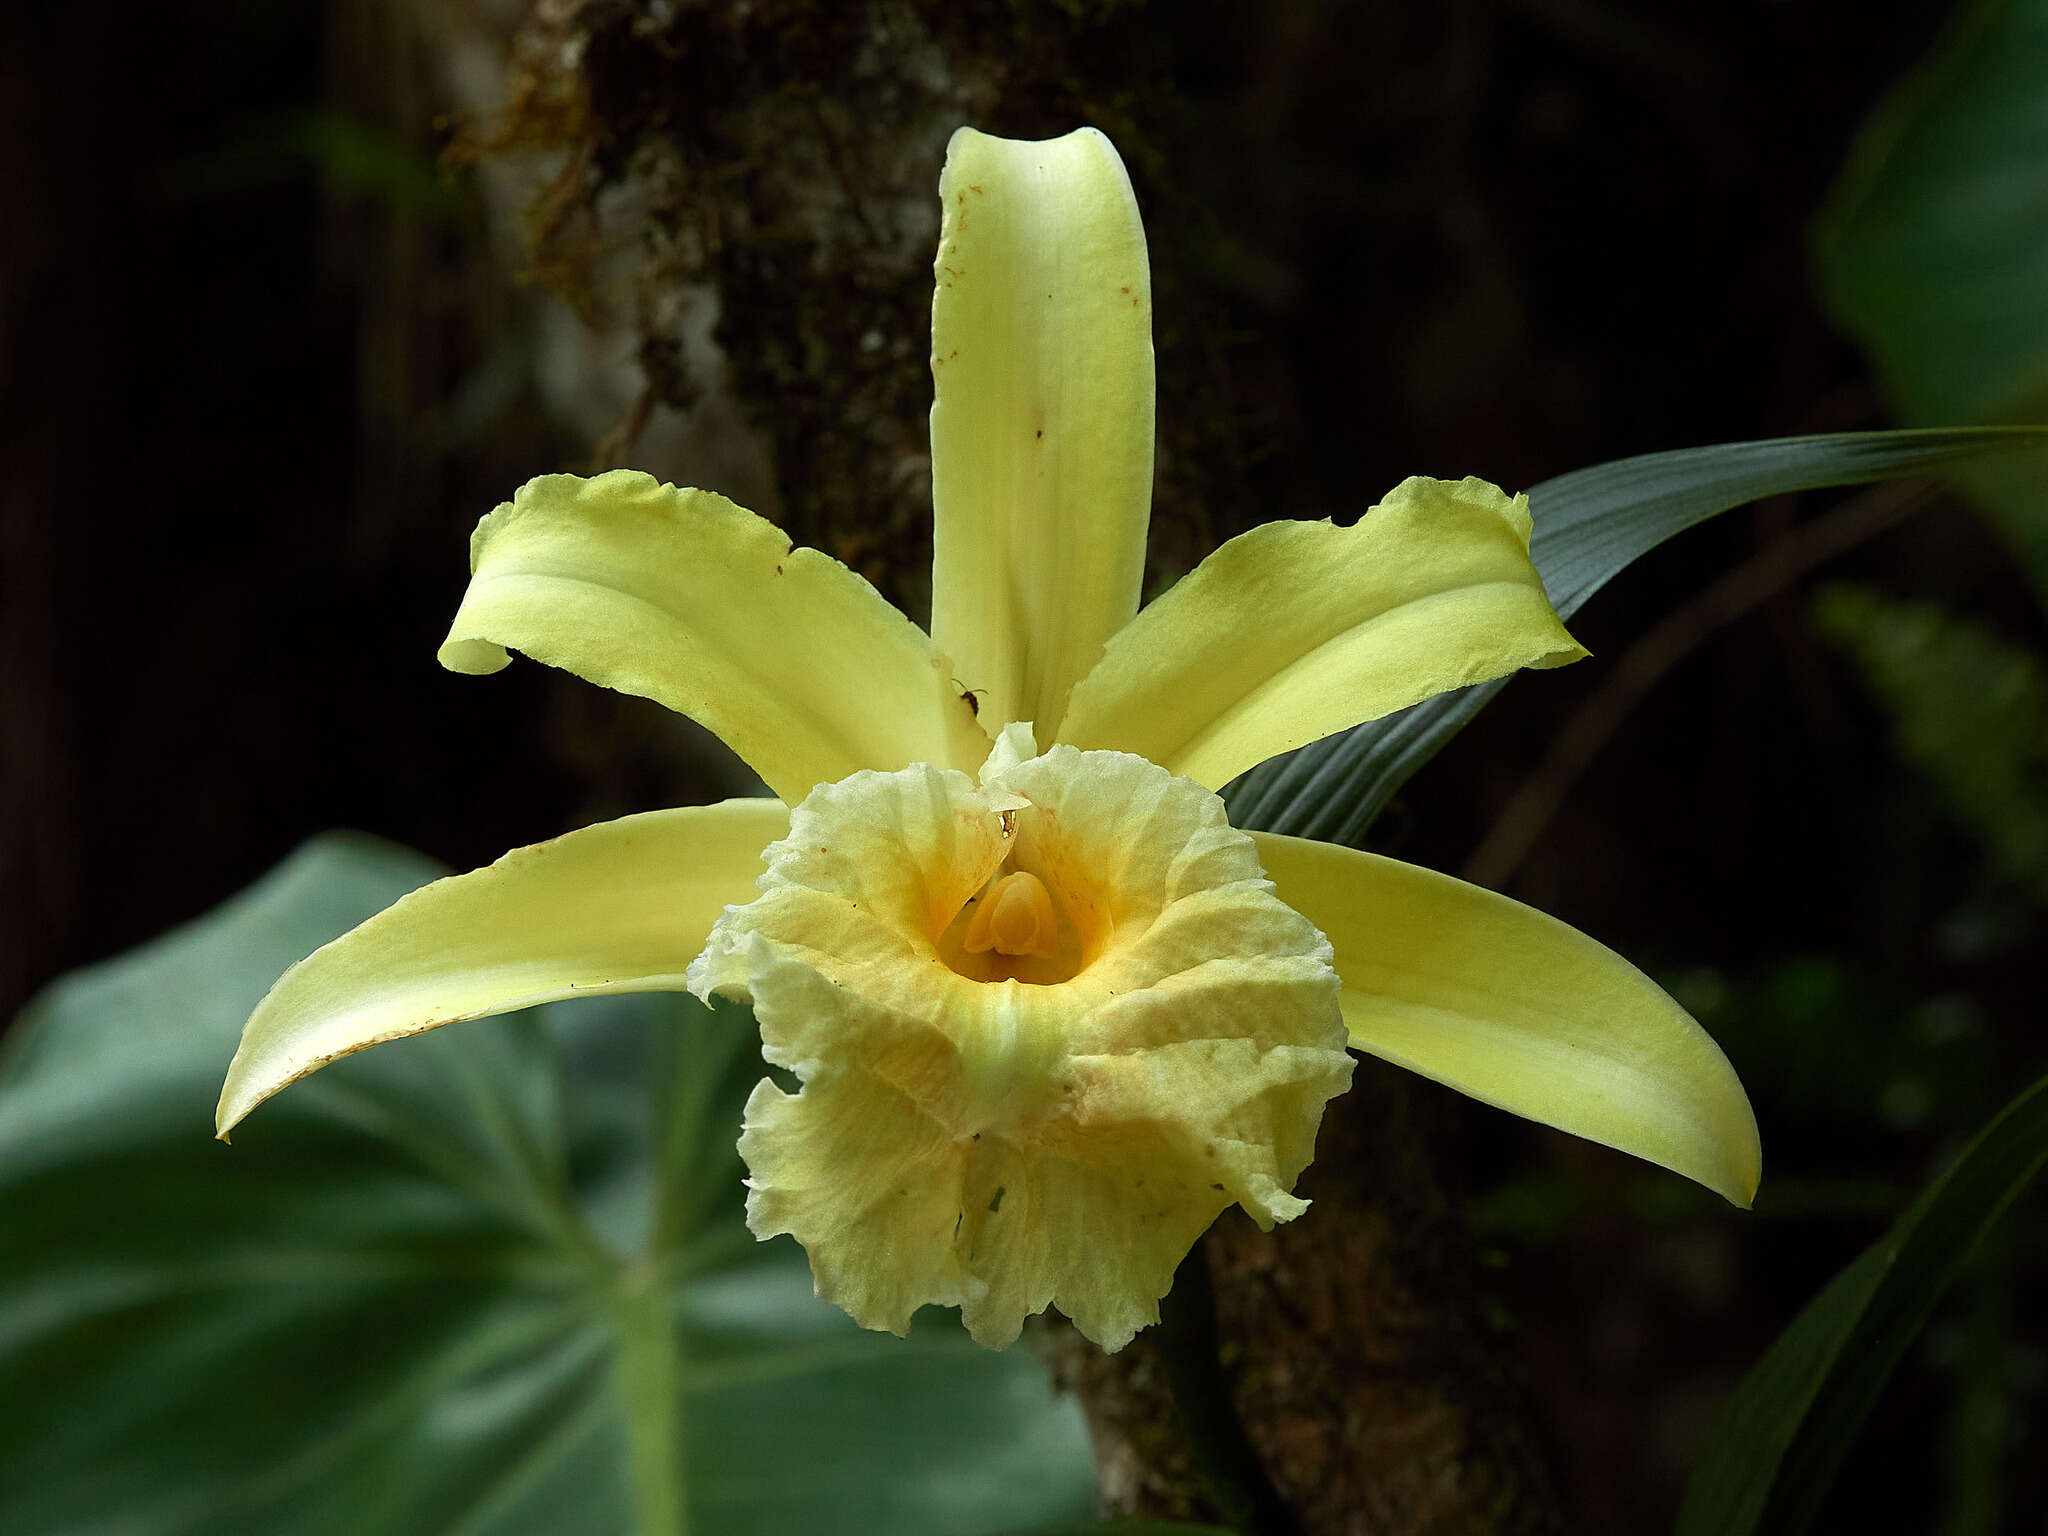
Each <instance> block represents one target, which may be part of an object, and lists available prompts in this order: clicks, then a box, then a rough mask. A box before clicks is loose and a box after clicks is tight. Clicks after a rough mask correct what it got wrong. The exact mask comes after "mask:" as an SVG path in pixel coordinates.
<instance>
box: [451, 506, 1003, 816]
mask: <svg viewBox="0 0 2048 1536" xmlns="http://www.w3.org/2000/svg"><path fill="white" fill-rule="evenodd" d="M469 561H470V572H471V575H470V583H469V591H468V592H467V594H465V595H464V597H463V599H462V606H461V608H460V609H459V610H458V611H457V613H456V615H455V622H454V624H453V625H452V626H451V627H450V629H449V631H448V638H447V640H446V641H444V642H443V643H442V646H441V664H442V665H443V666H445V667H448V668H449V669H450V670H452V671H456V672H472V673H481V672H495V671H497V670H499V669H500V668H501V667H503V666H504V665H505V664H506V661H507V656H506V648H507V647H509V648H511V649H512V650H516V651H521V652H524V653H525V654H526V655H528V656H531V657H532V658H533V659H534V660H536V661H541V662H546V663H547V664H548V665H549V666H554V667H562V668H565V669H567V670H568V671H571V672H574V673H575V674H576V675H577V676H579V677H583V678H587V679H588V680H589V681H591V682H593V683H597V684H599V685H601V686H603V687H606V688H616V689H617V690H618V691H619V692H621V693H633V694H640V695H642V696H644V697H646V698H650V699H654V700H657V701H658V702H660V703H663V704H666V705H667V706H668V707H669V708H670V709H673V710H677V711H679V712H681V713H683V714H686V715H689V716H690V717H691V718H692V719H695V720H698V721H701V722H702V723H703V724H705V725H707V726H709V727H710V728H711V729H712V730H713V731H715V732H717V734H718V735H719V737H720V738H721V739H723V740H724V741H725V743H726V745H728V746H730V747H731V748H732V749H733V750H734V751H735V752H737V753H738V754H739V755H740V756H741V757H743V758H745V759H746V761H747V763H748V764H749V765H750V766H751V767H752V768H753V769H754V771H755V772H756V773H758V774H760V775H761V777H762V779H763V780H765V781H766V782H767V784H768V787H769V788H771V789H772V790H774V791H775V792H776V793H777V794H778V795H781V796H782V797H783V798H784V799H785V800H788V801H791V802H794V801H797V800H800V799H802V798H803V797H804V796H805V795H806V794H808V793H810V791H811V788H812V787H813V786H814V785H817V784H824V783H830V782H832V781H833V780H835V779H843V778H845V777H846V776H847V775H848V774H850V773H853V772H855V771H856V770H857V769H861V768H901V767H904V766H905V765H906V764H909V763H913V762H935V763H950V764H954V765H956V766H960V767H966V768H972V767H974V766H975V765H976V764H977V763H979V762H980V760H981V757H982V755H983V754H984V753H986V752H987V751H988V737H987V735H986V734H985V733H984V732H983V731H982V729H981V728H980V727H979V726H978V725H977V724H976V723H975V719H974V711H973V709H972V708H970V707H969V705H968V704H967V702H966V700H965V699H964V698H963V697H962V696H961V695H962V689H961V685H960V684H959V683H958V682H956V681H955V679H954V669H953V666H952V665H951V663H949V662H948V661H947V660H946V658H945V657H944V656H942V655H940V654H939V653H938V652H937V651H935V650H934V649H933V648H932V644H931V642H930V640H929V639H928V638H927V637H926V636H925V634H924V632H923V631H922V630H920V629H919V628H918V627H917V626H916V625H915V624H913V623H911V622H910V620H909V619H907V618H905V617H904V616H903V615H902V614H901V613H899V612H897V611H896V609H894V608H892V607H891V606H890V605H889V604H888V603H887V602H885V601H884V600H883V599H882V597H881V595H880V594H879V593H877V592H876V591H875V589H874V588H873V587H871V586H869V585H868V584H867V582H866V581H864V580H862V579H861V578H860V577H859V576H858V575H856V574H855V573H854V572H852V571H850V570H848V569H847V568H846V567H845V566H843V565H841V564H840V563H839V562H838V561H837V560H834V559H833V558H832V557H831V556H829V555H826V554H822V553H820V552H819V551H817V550H815V549H796V548H793V547H792V546H791V544H790V542H789V540H788V538H787V537H785V536H784V534H783V533H782V531H781V530H780V529H778V528H777V527H776V526H775V525H774V524H773V523H770V522H768V521H767V520H766V519H765V518H761V517H757V516H755V515H754V514H753V513H751V512H748V511H746V510H745V509H744V508H741V507H737V506H734V505H733V504H732V503H731V502H729V501H727V500H726V499H725V498H724V497H723V496H714V495H713V494H711V493H710V492H709V491H696V490H686V489H680V488H678V487H675V486H670V485H662V484H661V483H659V482H658V481H656V480H655V479H654V477H653V476H651V475H644V474H640V473H638V472H637V471H634V470H624V469H621V470H613V471H612V472H610V473H609V474H603V475H599V476H597V477H596V478H595V479H591V480H581V479H578V478H577V477H576V476H574V475H543V476H541V477H540V478H539V479H537V480H531V481H528V482H527V483H526V484H525V485H524V486H522V487H521V488H520V489H519V491H518V493H517V494H516V495H515V496H514V497H513V499H512V500H511V501H510V502H507V503H506V504H505V505H503V506H501V507H499V508H498V509H497V510H496V511H495V512H492V513H491V514H490V515H489V516H488V517H486V518H485V519H484V520H483V521H482V522H481V523H479V524H478V525H477V529H476V533H475V534H474V535H473V536H472V537H471V539H470V547H469Z"/></svg>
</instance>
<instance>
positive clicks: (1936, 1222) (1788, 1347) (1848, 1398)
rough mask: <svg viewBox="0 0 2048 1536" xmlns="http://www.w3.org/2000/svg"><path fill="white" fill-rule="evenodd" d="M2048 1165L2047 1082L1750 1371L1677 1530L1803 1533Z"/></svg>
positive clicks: (1717, 1534) (1685, 1535)
mask: <svg viewBox="0 0 2048 1536" xmlns="http://www.w3.org/2000/svg"><path fill="white" fill-rule="evenodd" d="M2044 1161H2048V1078H2043V1079H2042V1080H2041V1081H2040V1082H2037V1083H2035V1084H2034V1086H2033V1087H2031V1088H2029V1089H2027V1090H2026V1092H2024V1093H2022V1094H2021V1095H2020V1096H2019V1097H2018V1098H2016V1099H2014V1100H2013V1101H2012V1103H2011V1104H2009V1105H2007V1106H2006V1108H2005V1110H2004V1111H2003V1112H2002V1113H2001V1114H2000V1115H1999V1116H1998V1118H1997V1119H1995V1120H1993V1121H1992V1122H1991V1124H1990V1125H1988V1126H1986V1127H1985V1128H1984V1130H1983V1131H1982V1132H1981V1133H1980V1134H1979V1135H1978V1136H1977V1138H1976V1139H1975V1140H1974V1141H1972V1142H1971V1143H1970V1145H1969V1146H1968V1147H1966V1148H1964V1150H1963V1153H1962V1155H1961V1156H1960V1157H1958V1158H1957V1159H1956V1161H1955V1162H1954V1164H1952V1165H1951V1166H1950V1167H1949V1169H1948V1170H1947V1171H1946V1172H1945V1173H1943V1174H1942V1175H1941V1177H1940V1178H1938V1179H1936V1180H1935V1181H1934V1183H1933V1184H1932V1185H1930V1186H1929V1187H1928V1188H1927V1190H1926V1191H1925V1192H1924V1193H1923V1194H1922V1195H1921V1196H1920V1198H1919V1199H1918V1200H1916V1201H1915V1202H1914V1203H1913V1205H1912V1207H1911V1208H1910V1209H1909V1210H1908V1211H1907V1212H1906V1214H1905V1215H1903V1216H1901V1217H1900V1218H1899V1220H1898V1221H1897V1222H1896V1223H1895V1224H1894V1225H1893V1227H1892V1229H1891V1231H1889V1232H1888V1233H1886V1234H1885V1236H1884V1238H1883V1239H1882V1240H1881V1241H1879V1242H1878V1243H1877V1244H1876V1246H1874V1247H1872V1248H1870V1249H1868V1250H1867V1251H1865V1252H1864V1253H1863V1254H1862V1255H1861V1256H1860V1257H1858V1258H1857V1259H1856V1260H1855V1262H1854V1263H1852V1264H1850V1265H1849V1267H1848V1268H1846V1269H1844V1270H1843V1271H1842V1272H1841V1274H1839V1275H1837V1276H1836V1277H1835V1279H1834V1281H1833V1282H1832V1283H1831V1284H1830V1285H1829V1286H1828V1288H1827V1289H1826V1290H1824V1291H1822V1292H1821V1294H1820V1295H1819V1296H1818V1297H1817V1298H1815V1299H1814V1301H1813V1302H1811V1303H1810V1304H1809V1305H1808V1306H1807V1308H1806V1310H1805V1311H1803V1312H1801V1313H1800V1314H1799V1316H1798V1317H1797V1318H1795V1319H1794V1320H1793V1322H1792V1326H1791V1327H1789V1328H1787V1329H1786V1330H1785V1332H1784V1333H1783V1334H1782V1335H1780V1336H1779V1338H1778V1341H1777V1343H1775V1344H1773V1345H1772V1346H1771V1349H1770V1352H1769V1353H1768V1354H1766V1355H1765V1356H1764V1358H1763V1359H1762V1360H1761V1361H1759V1362H1758V1364H1757V1366H1756V1368H1755V1369H1754V1370H1752V1371H1751V1372H1750V1373H1749V1375H1748V1376H1747V1377H1746V1378H1744V1380H1743V1383H1742V1385H1741V1386H1740V1387H1739V1388H1738V1389H1737V1390H1736V1393H1735V1396H1734V1397H1733V1399H1731V1400H1730V1402H1729V1404H1728V1406H1727V1408H1726V1409H1725V1410H1724V1411H1723V1412H1722V1414H1721V1417H1720V1419H1719V1420H1718V1421H1717V1422H1716V1424H1715V1426H1714V1430H1713V1433H1712V1434H1711V1435H1710V1436H1709V1438H1708V1441H1707V1446H1706V1449H1705V1451H1704V1452H1702V1454H1701V1456H1700V1462H1699V1466H1698V1467H1697V1469H1696V1470H1695V1471H1694V1473H1693V1477H1692V1483H1691V1485H1690V1486H1689V1487H1688V1488H1687V1490H1686V1497H1685V1503H1684V1506H1683V1507H1682V1508H1681V1509H1680V1511H1679V1516H1678V1525H1677V1533H1676V1536H1751V1533H1763V1532H1768V1533H1770V1536H1796V1533H1798V1532H1800V1531H1804V1530H1806V1529H1808V1528H1809V1527H1810V1525H1811V1524H1812V1521H1813V1517H1814V1515H1815V1514H1816V1513H1817V1512H1818V1511H1819V1509H1820V1506H1821V1502H1822V1500H1823V1499H1824V1498H1825V1496H1826V1494H1827V1490H1828V1485H1829V1484H1830V1482H1831V1481H1832V1480H1833V1478H1834V1475H1835V1473H1836V1471H1837V1470H1838V1469H1839V1468H1840V1466H1841V1463H1842V1458H1843V1457H1844V1456H1845V1455H1846V1454H1847V1452H1848V1450H1849V1446H1850V1443H1851V1442H1852V1441H1853V1440H1854V1439H1855V1437H1856V1432H1857V1430H1858V1428H1859V1427H1860V1426H1861V1425H1862V1423H1863V1419H1864V1416H1865V1415H1866V1414H1868V1413H1869V1411H1870V1407H1871V1404H1872V1403H1874V1402H1875V1401H1876V1400H1877V1395H1878V1392H1879V1391H1880V1390H1881V1389H1882V1388H1883V1386H1884V1383H1885V1381H1886V1379H1887V1378H1888V1377H1889V1376H1890V1375H1891V1373H1892V1369H1893V1367H1895V1366H1896V1365H1897V1364H1898V1363H1899V1360H1900V1358H1901V1357H1902V1356H1903V1355H1904V1354H1905V1352H1906V1350H1907V1349H1908V1348H1909V1347H1910V1346H1911V1344H1912V1342H1913V1340H1914V1338H1915V1337H1916V1336H1917V1335H1918V1333H1919V1332H1920V1329H1921V1327H1922V1325H1923V1324H1925V1322H1926V1321H1927V1317H1928V1314H1929V1313H1930V1312H1932V1311H1933V1309H1934V1305H1935V1303H1936V1302H1937V1301H1939V1300H1940V1299H1941V1296H1942V1293H1943V1292H1944V1291H1946V1290H1947V1289H1948V1287H1949V1285H1950V1283H1951V1282H1953V1281H1954V1280H1955V1278H1956V1277H1957V1275H1959V1274H1961V1273H1962V1272H1963V1270H1964V1268H1965V1267H1966V1265H1967V1264H1968V1262H1969V1259H1970V1255H1971V1252H1972V1250H1974V1249H1975V1248H1976V1246H1977V1244H1978V1243H1979V1242H1980V1241H1981V1240H1982V1239H1983V1237H1984V1234H1985V1233H1986V1232H1987V1231H1989V1230H1990V1228H1991V1226H1992V1224H1993V1223H1994V1222H1996V1221H1997V1220H1998V1218H1999V1216H2000V1215H2001V1214H2003V1212H2004V1211H2005V1209H2006V1207H2007V1206H2009V1205H2011V1204H2012V1202H2013V1200H2014V1199H2016V1198H2017V1197H2018V1195H2019V1193H2020V1191H2021V1190H2022V1189H2023V1188H2024V1187H2025V1186H2026V1184H2027V1181H2028V1180H2030V1179H2031V1178H2033V1176H2034V1175H2035V1173H2036V1172H2037V1171H2038V1170H2039V1169H2040V1167H2041V1164H2042V1163H2043V1162H2044Z"/></svg>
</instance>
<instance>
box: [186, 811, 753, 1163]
mask: <svg viewBox="0 0 2048 1536" xmlns="http://www.w3.org/2000/svg"><path fill="white" fill-rule="evenodd" d="M788 825H789V813H788V811H787V810H785V809H784V808H783V806H782V804H781V803H780V802H779V801H775V800H727V801H725V802H723V803H722V804H718V805H704V806H688V807H685V808H683V809H681V810H671V811H652V812H649V813H648V814H646V815H643V816H626V817H622V818H621V819H620V820H617V821H607V822H600V823H599V824H598V825H596V826H593V827H585V828H583V829H582V830H581V831H578V832H571V833H569V834H567V835H566V836H563V837H558V838H555V839H553V840H552V841H549V842H545V843H537V844H535V845H534V846H532V847H530V848H515V849H514V850H513V851H512V852H510V853H508V854H506V855H505V856H504V857H503V858H502V859H499V860H498V861H497V862H496V863H495V864H492V865H490V866H488V867H487V868H484V869H478V870H472V871H471V872H470V873H468V874H466V875H455V876H452V877H450V878H448V879H446V880H436V881H435V882H434V883H433V884H431V885H426V886H422V887H421V888H420V889H419V890H417V891H414V892H413V893H412V894H411V895H410V896H407V897H404V898H403V899H401V900H399V901H398V902H395V903H394V904H393V905H391V906H389V907H387V908H385V909H384V910H383V911H382V912H380V913H378V914H377V915H376V916H375V917H373V918H371V919H370V920H369V921H368V922H366V923H363V924H362V925H361V926H359V927H357V928H354V929H352V930H351V931H350V932H348V933H345V934H343V935H342V936H341V937H340V938H338V939H336V940H335V941H334V942H333V943H331V944H327V945H323V946H322V947H321V948H319V949H317V950H315V951H314V952H313V953H312V954H311V955H309V956H307V957H306V958H305V959H304V960H301V961H300V962H299V963H298V964H297V965H295V966H293V967H292V968H291V969H290V970H289V971H286V972H285V974H284V976H283V977H282V978H281V979H280V980H279V981H278V983H277V985H276V986H274V987H272V988H271V989H270V994H269V996H267V997H265V998H264V999H263V1001H262V1002H261V1003H259V1004H258V1005H257V1007H256V1011H255V1013H254V1014H252V1015H251V1016H250V1019H249V1022H248V1023H247V1024H246V1025H244V1026H243V1029H242V1044H241V1048H240V1049H239V1050H237V1051H236V1052H235V1059H234V1061H233V1063H232V1064H230V1066H229V1067H228V1076H227V1082H226V1084H225V1085H224V1086H223V1087H222V1089H221V1095H220V1108H219V1110H218V1111H217V1124H218V1126H219V1129H220V1131H221V1134H222V1135H226V1134H227V1132H228V1131H229V1130H231V1129H232V1128H233V1127H234V1126H235V1124H236V1123H237V1122H238V1121H240V1120H241V1119H242V1117H243V1116H245V1115H246V1114H248V1113H249V1111H250V1110H252V1109H254V1108H255V1107H256V1106H257V1105H258V1104H260V1103H262V1102H263V1101H264V1100H265V1099H267V1098H269V1097H270V1096H271V1095H272V1094H273V1093H276V1092H277V1091H278V1090H279V1089H280V1088H283V1087H285V1086H286V1085H287V1084H290V1083H294V1082H297V1081H298V1080H299V1079H300V1078H302V1077H304V1076H306V1075H307V1074H308V1073H310V1072H313V1071H316V1070H318V1069H319V1068H321V1067H324V1066H326V1065H327V1064H328V1063H329V1062H331V1061H335V1060H337V1059H339V1058H340V1057H343V1056H348V1055H351V1054H353V1053H354V1052H356V1051H360V1050H363V1049H365V1048H366V1047H368V1046H372V1045H380V1044H382V1043H383V1042H384V1041H386V1040H398V1039H402V1038H403V1037H405V1036H407V1035H417V1034H421V1033H424V1032H425V1031H427V1030H429V1029H433V1028H435V1027H436V1026H438V1025H442V1024H450V1023H454V1022H455V1021H456V1020H458V1019H477V1018H483V1017H485V1016H486V1015H489V1014H494V1013H510V1012H512V1011H513V1010H514V1009H517V1008H525V1007H528V1006H530V1005H532V1004H534V1003H545V1002H552V1001H554V1000H555V999H557V998H564V997H571V996H575V997H582V996H587V995H589V994H592V993H602V992H679V991H681V990H683V986H684V982H683V973H684V970H685V969H686V968H687V967H688V965H689V963H690V961H691V959H692V958H693V957H694V956H695V955H696V953H697V951H698V950H699V949H701V948H702V947H703V945H704V940H705V937H706V936H707V935H708V934H709V933H710V932H711V925H712V924H713V923H714V922H716V921H717V919H718V916H719V914H720V913H721V912H722V911H723V910H724V909H725V907H726V905H727V904H728V903H731V902H743V901H748V900H751V899H752V898H753V895H754V881H755V879H756V878H757V877H758V876H759V875H760V873H761V850H762V849H763V848H764V847H765V846H766V845H767V844H769V843H771V842H773V841H774V840H775V839H776V838H778V837H780V836H781V835H782V834H783V832H784V831H785V830H787V828H788Z"/></svg>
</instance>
